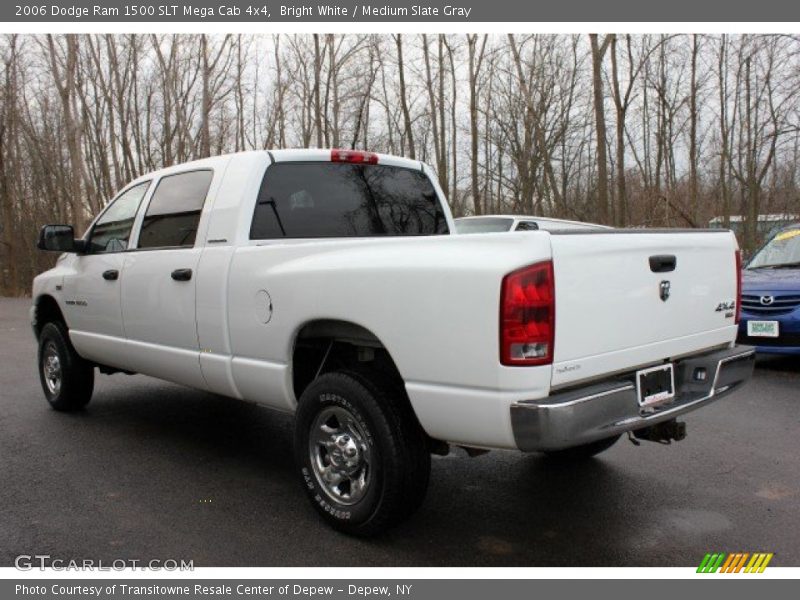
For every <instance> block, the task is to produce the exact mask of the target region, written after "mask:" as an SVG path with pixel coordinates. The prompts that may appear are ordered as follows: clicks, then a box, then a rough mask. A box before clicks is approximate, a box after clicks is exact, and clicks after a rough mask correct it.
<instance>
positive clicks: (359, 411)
mask: <svg viewBox="0 0 800 600" xmlns="http://www.w3.org/2000/svg"><path fill="white" fill-rule="evenodd" d="M453 232H454V224H453V219H452V217H451V215H450V211H449V209H448V206H447V202H446V201H445V198H444V194H443V193H442V190H441V189H440V187H439V184H438V183H437V180H436V178H435V176H434V175H433V172H432V170H431V169H430V168H429V167H428V166H427V165H425V164H423V163H420V162H418V161H414V160H408V159H405V158H398V157H394V156H386V155H382V154H372V153H366V152H359V151H351V150H332V151H331V150H276V151H272V152H269V151H256V152H246V153H239V154H231V155H226V156H219V157H214V158H208V159H204V160H199V161H196V162H192V163H188V164H182V165H176V166H172V167H169V168H166V169H163V170H161V171H156V172H154V173H148V174H146V175H142V176H141V177H139V178H137V179H136V180H134V181H132V182H131V183H130V184H129V185H128V186H127V187H125V188H124V189H123V190H121V191H120V192H119V194H118V195H117V196H116V197H115V198H114V199H113V200H111V202H110V203H109V204H108V206H107V207H106V208H105V209H104V210H103V211H102V212H101V213H100V214H99V215H98V216H97V217H96V218H95V220H94V222H93V223H92V224H91V226H90V227H89V228H88V230H87V231H86V233H85V234H84V235H83V236H82V237H81V238H79V239H75V236H74V234H73V230H72V228H71V227H70V226H67V225H48V226H45V227H43V229H42V232H41V234H40V238H39V243H38V245H39V247H40V248H42V249H45V250H53V251H59V252H62V254H61V256H60V257H59V259H58V261H57V264H56V265H55V267H54V268H53V269H51V270H49V271H47V272H45V273H43V274H41V275H39V276H38V277H36V279H35V280H34V284H33V306H32V308H31V320H32V324H33V329H34V332H35V335H36V337H37V340H38V343H39V358H38V360H39V365H38V367H39V374H40V378H41V382H42V387H43V390H44V394H45V396H46V398H47V400H48V401H49V403H50V404H51V405H52V407H53V408H55V409H57V410H75V409H80V408H82V407H84V406H85V405H86V404H87V403H88V402H89V400H90V398H91V396H92V390H93V384H94V376H95V370H99V371H100V372H101V373H113V372H119V371H122V372H125V373H144V374H147V375H150V376H153V377H158V378H162V379H165V380H169V381H173V382H177V383H180V384H185V385H188V386H192V387H195V388H198V389H202V390H208V391H211V392H214V393H217V394H222V395H224V396H229V397H231V398H238V399H244V400H248V401H252V402H257V403H259V404H261V405H264V406H266V407H270V408H273V409H276V410H280V411H284V412H289V413H294V415H295V417H296V418H295V423H296V425H295V437H294V439H295V456H296V460H297V475H298V479H299V481H300V482H302V485H303V487H304V489H305V490H306V492H307V494H308V497H309V498H310V500H311V502H312V504H313V505H314V506H315V507H316V508H317V510H318V511H319V513H320V514H321V515H322V516H323V517H324V518H325V519H326V520H327V521H328V522H329V523H331V524H332V525H333V526H334V527H336V528H338V529H340V530H343V531H346V532H349V533H352V534H358V535H369V534H375V533H377V532H380V531H382V530H384V529H386V528H387V527H389V526H391V525H393V524H396V523H398V522H400V521H401V520H402V519H404V518H405V517H407V516H409V515H410V514H411V513H412V512H414V511H415V510H416V509H417V507H418V506H419V505H420V503H421V502H422V499H423V497H424V495H425V491H426V488H427V484H428V476H429V472H430V454H431V453H432V452H435V453H445V452H447V450H448V448H449V447H450V445H458V446H462V447H466V448H468V449H470V450H472V449H475V450H482V449H489V448H506V449H518V450H522V451H524V452H530V451H543V452H547V453H550V454H552V455H555V456H560V457H562V458H572V459H577V458H581V457H586V456H591V455H593V454H596V453H598V452H601V451H602V450H604V449H606V448H608V447H609V446H611V445H612V444H613V443H614V442H615V441H616V440H617V438H618V437H619V436H620V435H621V434H623V433H626V432H632V433H633V435H635V436H636V437H637V438H640V439H649V440H656V441H669V440H676V439H681V438H682V437H683V436H684V433H685V432H684V428H683V424H682V423H679V422H678V421H677V420H676V417H678V416H680V415H682V414H684V413H687V412H689V411H692V410H695V409H697V408H700V407H702V406H704V405H706V404H708V403H709V402H711V401H713V400H716V399H717V398H719V397H721V396H723V395H724V394H726V393H729V392H731V391H733V390H734V389H737V388H738V387H739V386H740V385H742V384H743V383H744V382H745V381H747V379H748V378H749V377H750V375H751V373H752V368H753V360H754V358H753V356H754V354H753V351H752V349H751V348H749V347H746V346H737V345H736V344H735V342H734V340H735V338H736V330H737V325H736V324H737V320H738V310H739V301H738V297H739V293H740V290H739V283H738V277H739V273H740V270H739V263H738V256H739V254H738V250H737V246H736V240H735V238H734V236H733V234H731V233H730V232H728V231H723V230H719V231H707V230H706V231H696V230H695V231H678V230H652V231H637V230H614V229H606V228H591V229H585V230H582V231H575V230H574V229H568V230H564V231H559V230H557V229H556V230H552V231H546V230H545V228H544V227H541V228H540V230H538V231H533V232H530V231H528V232H518V233H517V232H511V233H498V234H490V233H489V234H485V235H479V236H478V235H451V234H452V233H453ZM687 468H691V466H690V465H687Z"/></svg>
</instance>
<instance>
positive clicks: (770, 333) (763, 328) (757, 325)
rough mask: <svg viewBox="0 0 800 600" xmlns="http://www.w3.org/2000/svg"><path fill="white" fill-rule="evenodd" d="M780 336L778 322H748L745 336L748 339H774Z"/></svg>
mask: <svg viewBox="0 0 800 600" xmlns="http://www.w3.org/2000/svg"><path fill="white" fill-rule="evenodd" d="M779 334H780V332H779V330H778V321H748V322H747V335H748V336H749V337H771V338H776V337H778V335H779Z"/></svg>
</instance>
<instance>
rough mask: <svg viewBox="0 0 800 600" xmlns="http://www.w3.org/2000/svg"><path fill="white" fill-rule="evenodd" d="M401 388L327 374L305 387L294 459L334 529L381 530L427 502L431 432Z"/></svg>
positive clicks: (315, 502) (357, 532) (352, 375)
mask: <svg viewBox="0 0 800 600" xmlns="http://www.w3.org/2000/svg"><path fill="white" fill-rule="evenodd" d="M401 393H402V392H400V391H399V390H395V391H394V392H390V391H387V390H384V389H383V388H382V387H380V386H378V385H377V384H375V383H373V382H372V381H371V380H370V379H369V378H368V377H364V376H361V375H359V374H356V373H351V372H336V373H326V374H324V375H321V376H320V377H318V378H317V379H316V380H315V381H314V382H312V383H311V385H309V386H308V388H307V389H306V390H305V391H304V392H303V395H302V397H301V398H300V402H299V405H298V409H297V415H296V429H295V458H296V462H297V465H298V469H299V471H300V475H301V478H302V482H303V486H304V488H305V490H306V492H307V494H308V496H309V498H310V500H311V503H312V504H313V505H314V507H315V508H316V509H317V511H318V512H319V513H320V514H321V515H322V517H323V518H324V519H325V520H326V521H327V522H328V523H329V524H330V525H332V526H333V527H334V528H336V529H338V530H340V531H343V532H345V533H349V534H352V535H360V536H369V535H375V534H378V533H381V532H382V531H385V530H386V529H388V528H389V527H392V526H393V525H396V524H397V523H399V522H400V521H402V520H403V519H405V518H406V517H408V516H410V515H411V514H412V513H413V512H414V511H415V510H416V509H417V508H418V507H419V505H420V504H421V502H422V500H423V498H424V496H425V491H426V490H427V486H428V477H429V475H430V453H429V452H428V447H427V443H426V438H425V435H424V433H423V431H422V429H421V427H420V425H419V423H418V422H417V421H416V418H415V417H414V415H413V413H412V411H411V409H410V407H409V406H407V403H406V400H405V398H402V397H400V394H401Z"/></svg>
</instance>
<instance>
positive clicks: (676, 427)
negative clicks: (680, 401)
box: [628, 419, 686, 446]
mask: <svg viewBox="0 0 800 600" xmlns="http://www.w3.org/2000/svg"><path fill="white" fill-rule="evenodd" d="M684 438H686V423H684V422H683V421H678V420H677V419H670V420H669V421H664V422H663V423H656V424H655V425H650V426H649V427H645V428H643V429H637V430H636V431H629V432H628V439H629V440H630V441H631V443H633V445H635V446H638V445H639V440H644V441H647V442H658V443H659V444H671V443H672V442H673V441H675V442H680V441H681V440H682V439H684Z"/></svg>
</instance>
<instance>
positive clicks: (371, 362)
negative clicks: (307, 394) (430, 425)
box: [292, 319, 403, 399]
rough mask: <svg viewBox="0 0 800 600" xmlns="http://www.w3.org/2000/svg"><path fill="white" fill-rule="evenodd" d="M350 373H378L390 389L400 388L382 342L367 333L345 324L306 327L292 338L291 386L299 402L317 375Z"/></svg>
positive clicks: (332, 322)
mask: <svg viewBox="0 0 800 600" xmlns="http://www.w3.org/2000/svg"><path fill="white" fill-rule="evenodd" d="M342 369H350V370H355V371H362V372H364V371H370V372H373V373H378V374H380V376H381V379H382V380H383V381H386V382H387V383H389V384H390V385H393V386H394V385H399V386H401V387H402V386H403V378H402V377H401V376H400V371H398V369H397V365H395V364H394V360H392V357H391V356H390V355H389V352H388V351H387V350H386V348H385V347H384V345H383V344H382V343H381V341H380V340H379V339H378V338H377V336H375V334H373V333H372V332H371V331H369V330H368V329H365V328H364V327H361V326H360V325H356V324H355V323H349V322H347V321H336V320H330V319H325V320H319V321H312V322H310V323H306V324H305V325H304V326H303V328H302V329H301V330H300V331H299V332H298V334H297V337H296V338H295V345H294V350H293V352H292V385H293V387H294V395H295V398H297V399H299V398H300V396H301V395H302V394H303V392H304V391H305V389H306V388H307V387H308V385H309V384H310V383H311V382H312V381H314V379H316V378H317V377H318V376H319V375H320V374H322V373H327V372H330V371H337V370H342Z"/></svg>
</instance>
